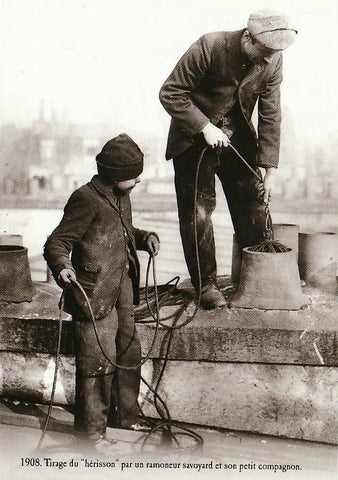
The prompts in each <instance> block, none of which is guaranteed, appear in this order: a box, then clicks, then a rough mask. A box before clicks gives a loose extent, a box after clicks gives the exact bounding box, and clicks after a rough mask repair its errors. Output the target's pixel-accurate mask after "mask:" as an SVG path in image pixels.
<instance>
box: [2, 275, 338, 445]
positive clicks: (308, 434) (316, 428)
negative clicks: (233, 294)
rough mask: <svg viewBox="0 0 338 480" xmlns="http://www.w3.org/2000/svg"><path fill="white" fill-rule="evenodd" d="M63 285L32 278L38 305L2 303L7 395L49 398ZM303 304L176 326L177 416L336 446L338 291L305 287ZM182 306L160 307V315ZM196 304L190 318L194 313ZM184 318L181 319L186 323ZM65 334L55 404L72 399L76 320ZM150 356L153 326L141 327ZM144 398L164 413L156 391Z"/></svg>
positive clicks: (202, 314)
mask: <svg viewBox="0 0 338 480" xmlns="http://www.w3.org/2000/svg"><path fill="white" fill-rule="evenodd" d="M60 293H61V291H60V290H59V289H58V288H57V287H55V286H53V285H49V284H47V283H44V282H41V283H40V282H37V283H35V284H34V297H33V301H32V302H31V303H27V302H25V303H21V304H8V303H2V304H1V315H0V395H2V396H5V397H11V398H18V399H21V400H22V401H26V402H32V403H45V402H48V400H49V397H50V391H51V386H52V382H53V374H54V365H55V363H54V355H55V349H56V345H57V332H58V318H59V311H58V300H59V297H60ZM305 293H307V294H308V295H309V296H310V298H311V300H312V304H311V305H310V306H309V307H308V308H306V309H305V310H300V311H261V310H244V309H237V310H234V309H227V308H224V309H220V310H216V311H205V310H201V309H199V310H198V311H197V313H196V316H195V318H194V320H193V322H191V323H189V324H188V325H186V326H184V327H183V328H180V329H177V330H175V332H174V333H173V335H172V338H171V346H170V351H169V353H168V362H167V366H166V369H165V373H164V375H163V378H162V381H161V384H160V387H159V393H160V395H161V397H162V398H163V399H165V401H166V403H167V404H168V407H169V410H170V413H171V417H172V419H174V420H178V421H182V422H188V423H195V424H200V425H207V426H214V427H222V428H229V429H234V430H243V431H253V432H259V433H265V434H270V435H280V436H285V437H289V438H300V439H307V440H313V441H318V442H328V443H335V442H336V439H337V433H336V421H335V419H336V418H337V416H338V415H337V414H338V407H337V406H338V398H337V396H338V392H337V388H336V385H337V380H338V378H337V377H338V370H337V368H336V366H337V363H338V358H337V357H338V354H337V318H338V305H337V302H336V300H337V297H332V296H331V297H327V296H324V295H323V294H319V293H318V292H315V291H313V290H312V291H311V290H306V291H305ZM176 308H177V306H167V307H163V308H162V309H161V316H162V318H164V317H166V316H167V315H168V314H170V313H172V312H173V311H174V310H175V309H176ZM190 310H192V309H191V306H190V307H189V308H188V312H187V315H188V314H189V312H190V313H191V311H190ZM185 318H186V317H184V316H182V319H181V321H184V320H185ZM62 319H63V335H62V344H61V358H60V370H59V378H58V382H57V389H56V396H55V402H56V403H58V404H61V405H63V404H69V405H71V404H73V403H74V372H75V366H74V345H73V335H72V322H71V317H70V316H68V315H67V314H63V315H62ZM137 329H138V332H139V336H140V340H141V344H142V348H143V354H144V355H146V354H147V353H148V351H149V349H150V346H151V343H152V340H153V337H154V334H155V326H154V324H138V326H137ZM166 340H167V330H166V329H164V328H163V327H160V328H159V331H158V335H157V338H156V341H155V344H154V348H153V349H152V350H151V353H150V358H149V360H148V361H147V362H146V363H145V365H144V366H143V367H142V374H143V376H144V377H145V378H146V379H147V380H148V381H149V382H150V383H152V382H153V384H154V382H155V381H156V378H157V374H158V371H159V370H160V368H161V365H162V363H163V358H164V357H165V353H164V352H165V344H166ZM140 401H141V403H142V404H143V408H144V411H145V413H146V414H147V415H149V416H154V417H155V416H156V412H155V410H154V407H153V404H152V401H151V398H150V397H149V392H148V391H147V389H146V388H145V387H142V394H141V396H140Z"/></svg>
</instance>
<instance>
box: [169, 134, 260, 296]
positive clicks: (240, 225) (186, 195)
mask: <svg viewBox="0 0 338 480" xmlns="http://www.w3.org/2000/svg"><path fill="white" fill-rule="evenodd" d="M231 143H232V145H233V146H234V147H235V148H236V149H237V150H239V152H242V155H243V156H244V155H245V149H243V148H241V144H240V142H239V141H238V138H237V136H236V133H235V134H234V135H233V137H232V138H231ZM205 145H206V144H205V143H204V145H203V146H205ZM203 146H202V145H201V143H200V144H199V145H197V144H196V145H193V146H192V147H191V148H189V149H188V150H187V151H186V152H184V153H183V154H181V155H180V156H179V157H177V158H175V159H174V169H175V188H176V198H177V207H178V216H179V224H180V234H181V239H182V245H183V250H184V255H185V260H186V264H187V267H188V271H189V273H190V277H191V281H192V284H193V285H194V287H195V288H196V289H197V288H198V286H199V273H198V266H197V261H196V248H195V237H196V235H195V233H196V234H197V244H198V255H199V264H200V278H201V285H202V287H203V286H206V285H208V284H215V283H216V275H217V268H216V258H215V241H214V233H213V225H212V220H211V215H212V213H213V211H214V209H215V206H216V193H215V175H217V176H218V178H219V179H220V181H221V184H222V187H223V191H224V194H225V197H226V201H227V203H228V207H229V211H230V215H231V219H232V223H233V227H234V231H235V234H236V239H237V243H238V246H239V248H240V249H242V248H244V247H247V246H250V245H256V244H257V243H259V242H261V241H262V240H263V239H264V231H265V225H266V207H265V204H264V202H263V200H262V193H263V183H262V180H259V179H258V178H257V177H256V176H255V175H254V174H253V173H252V172H251V171H250V170H249V168H248V167H247V166H246V165H245V164H244V163H243V162H242V160H241V159H240V158H239V157H238V156H237V155H236V154H235V152H234V151H233V150H232V149H231V148H230V147H226V148H225V147H223V149H222V150H221V151H219V150H218V151H217V150H216V149H212V148H210V147H209V148H208V149H207V150H206V152H205V153H204V155H203V157H202V160H201V163H200V168H199V172H198V182H197V197H196V205H195V202H194V190H195V179H196V175H197V173H196V170H197V164H198V159H199V157H200V155H201V152H202V149H203ZM243 152H244V153H243ZM252 167H253V168H254V170H256V171H257V173H258V174H259V175H260V176H261V174H260V170H259V169H258V168H256V167H255V165H252ZM195 207H196V208H195ZM195 214H196V215H195ZM194 220H195V221H196V224H195V225H196V230H195V227H194Z"/></svg>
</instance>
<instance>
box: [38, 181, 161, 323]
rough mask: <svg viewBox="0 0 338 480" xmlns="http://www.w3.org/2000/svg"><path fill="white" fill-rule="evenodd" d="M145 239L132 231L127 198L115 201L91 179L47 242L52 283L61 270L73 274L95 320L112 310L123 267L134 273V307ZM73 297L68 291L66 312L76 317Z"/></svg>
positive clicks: (107, 189) (72, 198)
mask: <svg viewBox="0 0 338 480" xmlns="http://www.w3.org/2000/svg"><path fill="white" fill-rule="evenodd" d="M150 233H152V232H147V231H144V230H140V229H138V228H135V227H134V226H133V225H132V214H131V206H130V199H129V195H116V194H115V193H114V191H113V187H111V186H106V185H104V184H103V183H102V182H101V180H100V178H99V177H98V175H95V176H94V177H93V178H92V180H91V181H90V182H89V183H87V184H86V185H83V186H82V187H80V188H78V189H77V190H75V192H73V193H72V195H71V196H70V198H69V200H68V202H67V204H66V206H65V208H64V215H63V218H62V220H61V222H60V224H59V225H58V226H57V227H56V229H55V230H54V231H53V232H52V233H51V235H50V236H49V237H48V239H47V242H46V244H45V248H44V257H45V259H46V261H47V263H48V265H49V267H50V269H51V271H52V273H53V276H54V278H55V279H56V280H57V277H58V275H59V273H60V271H61V270H62V269H64V268H71V269H74V270H75V272H76V278H77V279H78V281H79V283H80V284H81V285H82V287H83V288H84V289H85V291H86V293H87V295H88V296H89V298H90V301H91V305H92V308H93V311H94V315H95V318H96V319H99V318H103V317H105V316H106V315H108V313H109V312H110V311H111V309H112V308H113V306H114V304H115V301H116V298H117V296H118V294H119V290H120V279H121V276H122V272H123V270H124V269H125V268H126V265H128V267H130V269H131V270H133V272H134V275H133V276H132V283H133V300H134V304H137V303H138V301H139V279H140V267H139V262H138V258H137V252H136V250H147V244H146V242H147V238H148V236H149V235H150ZM155 235H156V234H155ZM70 253H71V259H70V258H69V254H70ZM75 292H76V291H75ZM73 293H74V291H73V290H72V289H68V290H67V291H66V297H65V307H66V310H67V311H68V312H69V313H71V314H72V315H73V314H74V315H77V316H79V315H81V310H79V305H81V304H83V301H82V302H81V297H80V301H78V300H79V299H78V298H74V294H73ZM82 300H83V299H82ZM87 316H88V315H87Z"/></svg>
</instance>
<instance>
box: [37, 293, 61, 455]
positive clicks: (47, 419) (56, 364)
mask: <svg viewBox="0 0 338 480" xmlns="http://www.w3.org/2000/svg"><path fill="white" fill-rule="evenodd" d="M64 303H65V296H64V292H62V294H61V298H60V303H59V322H58V326H59V328H58V342H57V347H56V354H55V369H54V378H53V386H52V392H51V396H50V401H49V405H48V411H47V415H46V420H45V424H44V427H43V429H42V433H41V436H40V440H39V443H38V446H37V449H40V447H41V445H42V442H43V440H44V438H45V435H46V432H47V428H48V424H49V420H50V417H51V415H52V408H53V405H54V397H55V391H56V382H57V377H58V372H59V362H60V351H61V339H62V313H63V308H64Z"/></svg>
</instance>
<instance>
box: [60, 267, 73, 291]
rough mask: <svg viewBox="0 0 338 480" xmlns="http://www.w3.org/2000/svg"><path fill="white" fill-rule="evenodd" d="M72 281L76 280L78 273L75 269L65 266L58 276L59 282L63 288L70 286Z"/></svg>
mask: <svg viewBox="0 0 338 480" xmlns="http://www.w3.org/2000/svg"><path fill="white" fill-rule="evenodd" d="M72 281H74V282H76V275H75V272H74V270H72V269H70V268H64V269H63V270H61V272H60V273H59V276H58V283H59V285H60V287H61V288H68V287H70V285H71V283H72Z"/></svg>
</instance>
